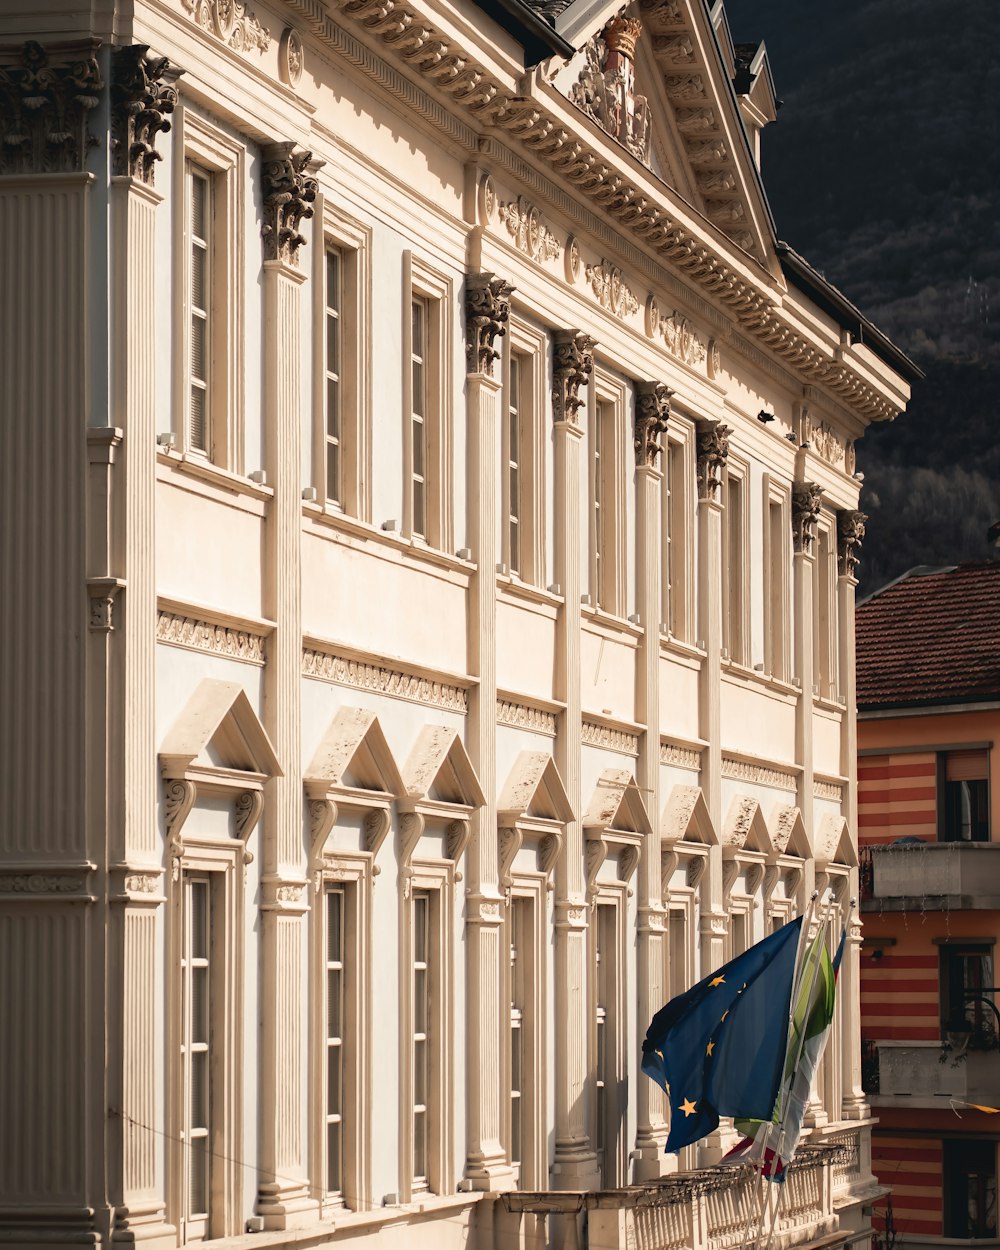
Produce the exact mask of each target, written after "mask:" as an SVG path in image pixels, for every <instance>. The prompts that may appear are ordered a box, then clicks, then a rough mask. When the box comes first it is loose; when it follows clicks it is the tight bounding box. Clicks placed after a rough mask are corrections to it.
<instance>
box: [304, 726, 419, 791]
mask: <svg viewBox="0 0 1000 1250" xmlns="http://www.w3.org/2000/svg"><path fill="white" fill-rule="evenodd" d="M305 783H306V790H307V792H308V793H309V794H310V795H315V796H316V797H319V796H320V795H321V794H322V795H326V794H335V793H349V792H351V791H355V792H358V791H361V792H368V793H371V794H372V795H373V796H376V795H377V796H380V797H382V798H384V799H386V800H389V799H394V798H399V797H400V796H402V794H403V793H404V786H403V778H402V777H401V776H400V772H399V768H398V767H397V765H396V761H395V759H394V757H393V754H392V752H391V751H390V749H389V745H388V743H387V742H386V739H385V734H384V733H383V732H382V726H381V725H380V724H379V720H378V717H377V716H376V715H375V713H374V712H369V711H367V710H366V709H364V708H358V707H342V708H341V709H340V710H339V711H338V712H337V715H336V716H335V717H334V718H333V720H332V721H331V723H330V726H329V728H328V729H327V731H326V733H325V734H324V735H323V739H322V741H321V742H320V744H319V746H318V747H317V748H316V753H315V754H314V755H313V758H312V762H311V763H310V765H309V767H308V768H307V769H306V773H305Z"/></svg>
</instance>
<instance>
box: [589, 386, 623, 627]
mask: <svg viewBox="0 0 1000 1250" xmlns="http://www.w3.org/2000/svg"><path fill="white" fill-rule="evenodd" d="M613 385H614V383H613V382H612V380H611V379H608V386H609V392H608V393H605V394H597V397H596V399H595V400H594V406H593V410H592V412H591V421H590V439H589V442H590V596H591V603H592V605H593V606H594V607H595V608H599V609H600V610H601V611H603V612H608V613H610V614H611V615H613V616H621V615H623V612H624V604H625V512H626V501H625V483H624V472H623V468H624V466H623V460H622V452H623V446H624V438H625V436H624V430H623V429H622V405H623V397H621V396H619V395H616V394H615V393H614V392H613V391H611V390H610V387H611V386H613Z"/></svg>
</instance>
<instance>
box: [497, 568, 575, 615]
mask: <svg viewBox="0 0 1000 1250" xmlns="http://www.w3.org/2000/svg"><path fill="white" fill-rule="evenodd" d="M497 591H498V593H500V594H504V595H509V596H510V597H511V598H512V599H530V600H531V601H532V603H544V604H548V605H549V606H550V607H554V608H559V607H562V604H563V602H564V598H563V596H562V595H555V594H553V593H552V591H551V590H543V589H542V587H541V586H535V585H534V584H533V583H532V582H524V581H522V580H521V579H520V578H519V577H508V576H504V575H503V574H499V575H498V576H497Z"/></svg>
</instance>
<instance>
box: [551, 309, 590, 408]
mask: <svg viewBox="0 0 1000 1250" xmlns="http://www.w3.org/2000/svg"><path fill="white" fill-rule="evenodd" d="M552 357H553V359H552V416H553V418H554V419H555V420H556V421H572V422H574V423H575V422H576V418H577V414H578V413H579V411H580V409H581V408H582V407H583V400H582V399H581V398H580V387H581V386H586V384H587V383H588V382H589V381H590V375H591V373H592V372H593V369H594V340H593V339H592V338H591V337H590V335H588V334H584V333H583V331H582V330H557V331H556V333H555V335H554V336H553V343H552Z"/></svg>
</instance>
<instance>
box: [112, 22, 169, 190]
mask: <svg viewBox="0 0 1000 1250" xmlns="http://www.w3.org/2000/svg"><path fill="white" fill-rule="evenodd" d="M111 67H112V77H111V150H112V158H113V168H114V172H115V174H116V175H118V176H119V177H129V178H137V179H138V180H139V181H140V182H145V183H147V184H148V185H149V186H152V185H153V175H154V172H155V167H156V162H157V161H159V160H162V159H163V158H162V157H161V156H160V154H159V152H157V150H156V136H157V135H158V134H161V133H162V134H165V133H166V132H167V131H168V130H169V129H170V122H169V121H168V120H167V119H168V118H169V116H170V114H171V113H172V112H173V111H174V109H175V107H176V106H177V88H176V86H175V85H174V84H175V83H176V81H177V79H178V78H179V77H180V75H181V72H182V71H181V70H179V69H175V68H173V67H172V66H171V64H170V62H169V61H168V60H167V58H166V57H165V56H160V57H151V56H150V55H149V48H148V47H147V46H146V45H144V44H128V45H127V46H126V47H124V48H117V49H116V50H115V51H114V53H113V54H112V60H111Z"/></svg>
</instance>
